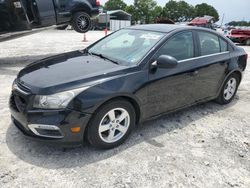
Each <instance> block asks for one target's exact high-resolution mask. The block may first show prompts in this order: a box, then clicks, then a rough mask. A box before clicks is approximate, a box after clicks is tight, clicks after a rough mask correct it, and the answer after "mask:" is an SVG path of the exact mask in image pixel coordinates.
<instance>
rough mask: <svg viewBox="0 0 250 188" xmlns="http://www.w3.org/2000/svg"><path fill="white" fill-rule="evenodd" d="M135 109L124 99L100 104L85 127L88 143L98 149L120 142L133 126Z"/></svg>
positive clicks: (112, 146)
mask: <svg viewBox="0 0 250 188" xmlns="http://www.w3.org/2000/svg"><path fill="white" fill-rule="evenodd" d="M135 116H136V115H135V110H134V107H133V105H132V104H131V103H130V102H128V101H126V100H114V101H111V102H109V103H107V104H105V105H104V106H101V107H100V108H99V109H98V110H97V112H96V113H95V114H94V116H93V118H92V119H91V121H90V123H89V125H88V128H87V139H88V141H89V143H90V144H91V145H92V146H94V147H96V148H100V149H110V148H114V147H116V146H119V145H120V144H122V143H123V142H124V141H125V140H126V139H127V138H128V136H129V134H130V133H131V131H132V130H133V128H134V127H135V119H136V118H135Z"/></svg>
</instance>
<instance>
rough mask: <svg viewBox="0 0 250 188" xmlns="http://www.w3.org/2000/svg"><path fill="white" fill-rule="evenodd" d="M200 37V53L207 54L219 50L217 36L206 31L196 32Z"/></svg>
mask: <svg viewBox="0 0 250 188" xmlns="http://www.w3.org/2000/svg"><path fill="white" fill-rule="evenodd" d="M198 35H199V39H200V47H201V55H209V54H214V53H219V52H220V43H219V38H218V37H217V36H216V35H214V34H211V33H208V32H198Z"/></svg>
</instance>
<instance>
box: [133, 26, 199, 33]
mask: <svg viewBox="0 0 250 188" xmlns="http://www.w3.org/2000/svg"><path fill="white" fill-rule="evenodd" d="M129 28H130V29H138V30H146V31H154V32H162V33H169V32H171V31H174V30H176V29H178V30H182V29H184V30H185V29H195V28H196V27H192V26H185V25H184V26H183V25H175V24H147V25H135V26H132V27H129Z"/></svg>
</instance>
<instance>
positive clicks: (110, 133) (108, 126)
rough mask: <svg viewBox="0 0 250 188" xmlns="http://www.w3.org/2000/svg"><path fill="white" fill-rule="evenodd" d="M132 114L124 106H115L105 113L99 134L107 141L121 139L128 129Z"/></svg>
mask: <svg viewBox="0 0 250 188" xmlns="http://www.w3.org/2000/svg"><path fill="white" fill-rule="evenodd" d="M129 125H130V116H129V113H128V112H127V110H125V109H124V108H115V109H112V110H110V111H109V112H108V113H106V114H105V115H104V117H103V118H102V120H101V122H100V124H99V129H98V132H99V136H100V138H101V139H102V140H103V141H104V142H106V143H114V142H116V141H118V140H120V139H121V138H122V137H123V136H124V135H125V134H126V132H127V131H128V128H129Z"/></svg>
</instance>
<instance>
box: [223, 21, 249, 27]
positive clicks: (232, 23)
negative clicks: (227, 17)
mask: <svg viewBox="0 0 250 188" xmlns="http://www.w3.org/2000/svg"><path fill="white" fill-rule="evenodd" d="M227 25H230V26H250V22H246V21H231V22H229V23H228V24H227Z"/></svg>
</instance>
